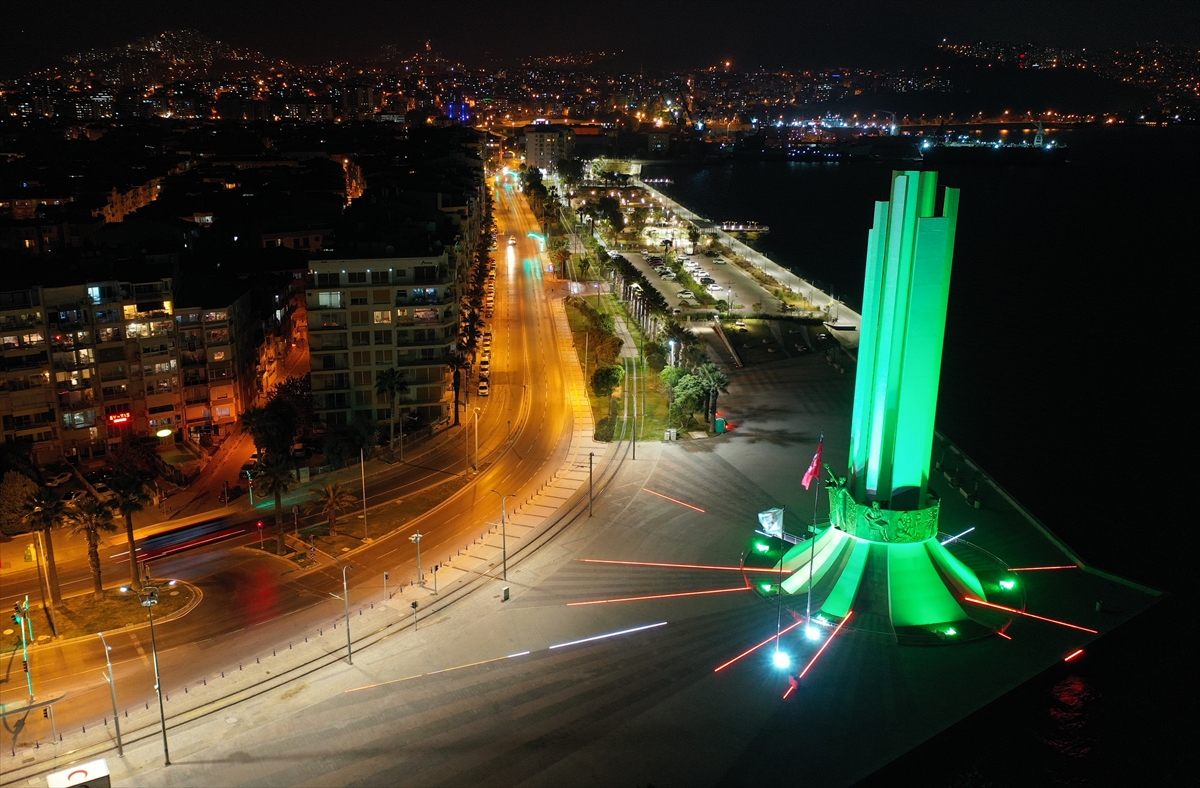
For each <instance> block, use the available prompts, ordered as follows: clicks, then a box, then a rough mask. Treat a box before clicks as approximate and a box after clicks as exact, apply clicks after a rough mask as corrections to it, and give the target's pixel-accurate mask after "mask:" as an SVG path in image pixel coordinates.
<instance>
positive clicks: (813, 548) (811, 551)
mask: <svg viewBox="0 0 1200 788" xmlns="http://www.w3.org/2000/svg"><path fill="white" fill-rule="evenodd" d="M824 444H825V433H824V432H822V433H821V438H820V440H818V441H817V457H818V458H820V456H821V448H822V447H823V446H824ZM817 465H818V467H817V492H816V493H815V494H814V495H813V524H812V536H811V537H810V542H809V548H808V594H807V595H806V596H805V598H804V617H805V619H806V620H805V622H804V628H805V629H806V630H807V629H808V628H809V627H810V626H812V594H813V587H812V580H813V558H814V557H815V556H816V553H817V506H818V505H819V503H820V501H821V468H820V462H819V461H818V462H817ZM807 634H808V633H807V632H805V635H807Z"/></svg>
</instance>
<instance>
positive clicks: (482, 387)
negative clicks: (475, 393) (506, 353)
mask: <svg viewBox="0 0 1200 788" xmlns="http://www.w3.org/2000/svg"><path fill="white" fill-rule="evenodd" d="M487 395H488V380H487V378H482V379H481V380H480V381H479V396H481V397H486V396H487Z"/></svg>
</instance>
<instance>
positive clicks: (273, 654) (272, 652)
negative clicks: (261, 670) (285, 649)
mask: <svg viewBox="0 0 1200 788" xmlns="http://www.w3.org/2000/svg"><path fill="white" fill-rule="evenodd" d="M271 656H272V657H273V656H275V649H271Z"/></svg>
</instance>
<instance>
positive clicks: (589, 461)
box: [588, 451, 596, 517]
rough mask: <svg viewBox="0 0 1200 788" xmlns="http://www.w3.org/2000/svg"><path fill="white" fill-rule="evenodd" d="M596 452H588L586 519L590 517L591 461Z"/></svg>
mask: <svg viewBox="0 0 1200 788" xmlns="http://www.w3.org/2000/svg"><path fill="white" fill-rule="evenodd" d="M595 456H596V452H594V451H589V452H588V517H591V516H592V459H593V458H594V457H595Z"/></svg>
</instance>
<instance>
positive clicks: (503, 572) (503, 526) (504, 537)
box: [492, 471, 590, 580]
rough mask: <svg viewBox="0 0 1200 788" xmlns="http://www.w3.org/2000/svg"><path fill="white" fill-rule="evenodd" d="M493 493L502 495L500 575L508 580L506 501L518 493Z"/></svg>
mask: <svg viewBox="0 0 1200 788" xmlns="http://www.w3.org/2000/svg"><path fill="white" fill-rule="evenodd" d="M589 473H590V471H589ZM492 493H493V494H494V495H499V496H500V566H501V570H500V572H501V574H500V576H501V577H502V578H503V579H504V580H508V525H507V517H506V513H505V510H504V502H505V501H507V500H508V499H509V498H511V497H513V496H514V495H516V493H509V494H508V495H504V494H502V493H501V492H500V491H499V490H492Z"/></svg>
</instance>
